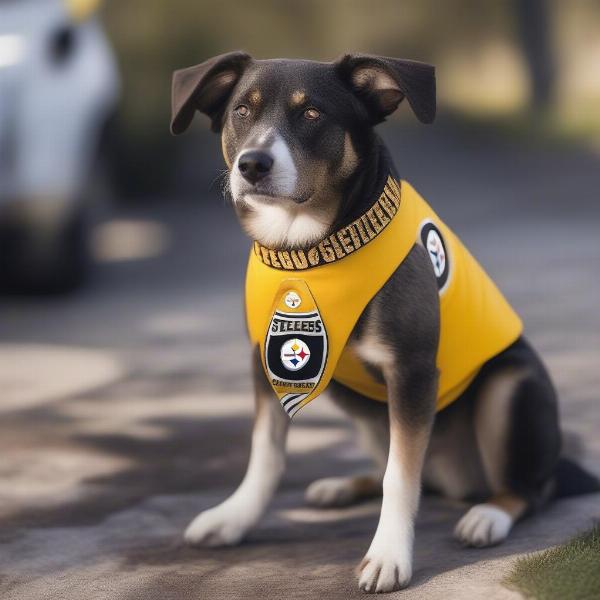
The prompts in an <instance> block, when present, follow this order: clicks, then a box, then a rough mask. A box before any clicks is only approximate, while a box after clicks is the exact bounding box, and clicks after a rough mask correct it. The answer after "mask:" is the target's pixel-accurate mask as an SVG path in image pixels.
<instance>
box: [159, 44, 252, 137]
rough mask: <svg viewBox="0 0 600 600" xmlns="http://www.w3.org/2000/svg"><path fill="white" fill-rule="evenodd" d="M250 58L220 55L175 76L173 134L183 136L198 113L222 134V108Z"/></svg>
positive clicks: (240, 54)
mask: <svg viewBox="0 0 600 600" xmlns="http://www.w3.org/2000/svg"><path fill="white" fill-rule="evenodd" d="M250 60H251V58H250V56H249V55H248V54H246V53H245V52H228V53H227V54H221V55H219V56H215V57H213V58H210V59H209V60H206V61H204V62H203V63H201V64H199V65H196V66H195V67H188V68H187V69H179V70H178V71H175V72H174V73H173V85H172V88H171V110H172V114H171V133H173V134H174V135H177V134H179V133H183V132H184V131H185V130H186V129H187V128H188V127H189V126H190V123H191V122H192V119H193V118H194V112H195V111H196V110H199V111H200V112H203V113H204V114H206V115H208V116H209V117H210V118H211V121H212V130H213V131H219V129H220V126H221V115H222V111H223V107H224V105H225V103H226V101H227V99H228V98H229V96H230V94H231V92H232V90H233V88H234V87H235V84H236V83H237V82H238V80H239V78H240V77H241V75H242V74H243V72H244V70H245V68H246V66H247V65H248V63H249V62H250Z"/></svg>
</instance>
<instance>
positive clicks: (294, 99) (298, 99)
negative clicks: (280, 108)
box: [290, 90, 306, 106]
mask: <svg viewBox="0 0 600 600" xmlns="http://www.w3.org/2000/svg"><path fill="white" fill-rule="evenodd" d="M305 101H306V93H305V92H303V91H302V90H296V91H295V92H294V93H293V94H292V96H291V98H290V105H291V106H300V105H301V104H303V103H304V102H305Z"/></svg>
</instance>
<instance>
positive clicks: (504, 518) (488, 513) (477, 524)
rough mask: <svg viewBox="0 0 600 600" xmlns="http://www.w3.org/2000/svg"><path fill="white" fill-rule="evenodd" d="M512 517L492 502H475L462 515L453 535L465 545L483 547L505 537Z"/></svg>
mask: <svg viewBox="0 0 600 600" xmlns="http://www.w3.org/2000/svg"><path fill="white" fill-rule="evenodd" d="M512 525H513V518H512V517H511V516H510V515H509V514H508V513H507V512H506V511H504V510H502V509H501V508H499V507H497V506H495V505H493V504H476V505H475V506H473V507H472V508H471V509H469V510H468V511H467V513H466V514H465V515H464V516H463V517H462V519H461V520H460V521H459V522H458V523H457V525H456V527H455V529H454V536H455V537H456V538H457V539H458V540H460V541H461V542H462V543H463V544H465V545H467V546H476V547H477V548H483V547H485V546H493V545H494V544H499V543H500V542H502V541H504V540H505V539H506V536H507V535H508V532H509V531H510V529H511V527H512Z"/></svg>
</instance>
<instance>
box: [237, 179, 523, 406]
mask: <svg viewBox="0 0 600 600" xmlns="http://www.w3.org/2000/svg"><path fill="white" fill-rule="evenodd" d="M415 244H422V245H423V246H424V248H425V249H426V251H427V253H428V255H429V258H430V259H431V264H432V269H433V276H435V278H436V280H437V283H438V290H439V297H440V298H439V301H440V339H439V346H438V352H437V366H438V369H439V375H440V376H439V387H438V402H437V408H438V410H441V409H442V408H444V407H445V406H447V405H448V404H450V403H451V402H452V401H453V400H455V399H456V398H457V397H458V396H459V395H460V394H461V393H462V392H463V391H464V390H465V389H466V387H467V386H468V385H469V383H470V382H471V381H472V379H473V378H474V377H475V375H476V374H477V372H478V371H479V369H480V368H481V367H482V366H483V364H484V363H485V362H486V361H488V360H489V359H491V358H492V357H494V356H495V355H496V354H498V353H500V352H501V351H502V350H504V349H505V348H507V347H508V346H509V345H510V344H512V343H513V342H514V341H515V340H516V339H517V338H518V337H519V335H520V334H521V332H522V328H523V326H522V323H521V320H520V319H519V317H518V315H517V314H516V313H515V311H514V310H513V309H512V307H511V306H510V305H509V303H508V302H507V301H506V299H505V298H504V296H503V295H502V294H501V292H500V291H499V290H498V288H497V287H496V285H495V284H494V283H493V281H492V280H491V279H490V277H489V276H488V275H487V274H486V273H485V271H484V270H483V269H482V267H481V266H480V265H479V263H478V262H477V261H476V260H475V259H474V258H473V256H472V255H471V254H470V253H469V251H468V250H467V249H466V248H465V247H464V246H463V244H462V243H461V242H460V240H459V239H458V238H457V237H456V235H454V233H453V232H452V231H451V230H450V229H449V228H448V227H447V226H446V225H445V224H444V223H443V222H442V221H441V219H440V218H439V217H438V216H437V215H436V214H435V212H434V211H433V210H432V208H431V207H430V206H429V205H428V204H427V202H425V200H424V199H423V198H421V196H419V194H418V193H417V192H416V191H415V190H414V189H413V188H412V187H411V185H410V184H409V183H407V182H406V181H396V180H395V179H394V178H393V177H392V176H389V177H388V178H387V182H386V184H385V186H384V189H383V191H382V192H381V195H380V196H379V197H378V198H377V200H376V201H375V203H374V204H373V205H372V206H371V207H370V208H369V209H368V210H367V211H366V212H365V213H364V214H363V215H361V216H360V217H359V218H357V219H356V220H354V221H353V222H352V223H350V224H349V225H347V226H346V227H343V228H342V229H340V230H338V231H336V232H334V233H332V234H331V235H329V236H328V237H327V238H325V239H324V240H322V241H321V242H320V243H319V244H317V245H315V246H314V247H312V248H310V249H308V250H291V251H288V250H277V249H272V248H266V247H264V246H262V245H260V244H259V243H258V242H254V244H253V247H252V249H251V251H250V258H249V261H248V269H247V275H246V320H247V325H248V332H249V336H250V340H251V342H252V344H253V345H258V346H259V347H260V354H261V360H262V364H263V368H264V370H265V375H266V376H267V378H268V380H269V381H270V383H271V385H272V387H273V390H274V391H275V393H276V394H277V396H278V397H279V399H280V402H281V404H282V406H283V407H284V409H285V410H286V412H287V413H288V415H289V416H290V417H292V416H293V415H294V414H296V413H297V412H298V410H300V409H301V408H302V407H303V406H306V404H308V403H309V402H310V401H311V400H313V399H314V398H316V397H317V396H318V395H319V394H320V393H321V392H322V391H323V390H324V389H325V388H326V387H327V385H328V384H329V382H330V381H331V379H332V378H333V379H335V380H336V381H339V382H340V383H342V384H344V385H346V386H347V387H349V388H351V389H353V390H355V391H356V392H359V393H361V394H363V395H365V396H367V397H368V398H372V399H374V400H379V401H383V402H385V401H386V400H387V393H386V387H385V385H384V384H381V383H379V382H378V381H376V380H375V379H373V377H372V376H371V375H370V374H369V373H368V371H367V370H366V369H365V368H364V366H363V365H362V363H361V362H360V360H359V359H358V358H357V356H356V355H355V354H354V353H353V351H352V349H351V348H350V347H349V346H348V345H347V342H348V338H349V336H350V334H351V332H352V330H353V328H354V326H355V325H356V322H357V320H358V318H359V317H360V315H361V313H362V312H363V310H364V309H365V307H366V306H367V304H368V303H369V301H370V300H371V299H372V298H373V297H374V296H375V294H377V292H378V291H379V290H380V289H381V288H382V286H383V285H384V284H385V282H386V281H387V280H388V279H389V277H390V276H391V275H392V274H393V273H394V271H395V270H396V269H397V268H398V266H399V265H400V264H401V263H402V261H403V260H404V259H405V258H406V256H407V255H408V253H409V252H410V251H411V249H412V248H413V246H414V245H415Z"/></svg>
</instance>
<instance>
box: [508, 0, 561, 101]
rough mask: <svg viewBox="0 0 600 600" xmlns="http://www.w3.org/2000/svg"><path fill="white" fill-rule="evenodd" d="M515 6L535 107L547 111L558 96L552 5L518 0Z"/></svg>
mask: <svg viewBox="0 0 600 600" xmlns="http://www.w3.org/2000/svg"><path fill="white" fill-rule="evenodd" d="M515 9H516V13H517V21H518V25H519V33H520V42H521V45H522V47H523V52H524V56H525V61H526V63H527V67H528V70H529V79H530V82H531V107H532V108H533V109H535V110H546V109H548V108H549V107H550V106H551V104H552V101H553V99H554V87H555V85H554V84H555V75H556V68H555V64H554V53H553V48H552V39H551V38H552V29H551V27H550V21H551V7H550V6H549V3H548V1H547V0H515Z"/></svg>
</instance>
